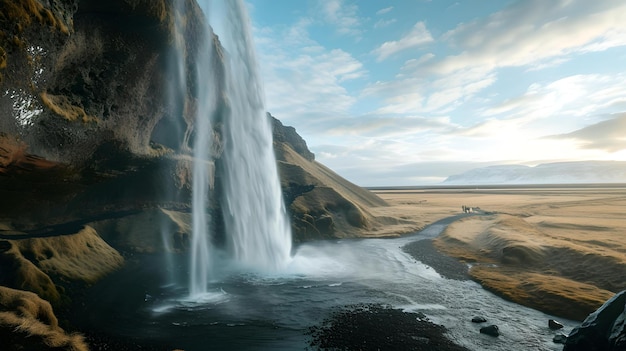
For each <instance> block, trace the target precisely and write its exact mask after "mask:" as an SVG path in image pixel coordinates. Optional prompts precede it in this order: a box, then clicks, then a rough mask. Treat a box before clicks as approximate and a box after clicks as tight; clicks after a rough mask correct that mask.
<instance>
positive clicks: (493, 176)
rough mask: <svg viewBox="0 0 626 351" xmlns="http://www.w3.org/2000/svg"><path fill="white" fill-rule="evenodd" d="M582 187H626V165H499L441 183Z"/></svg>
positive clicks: (562, 163) (595, 162)
mask: <svg viewBox="0 0 626 351" xmlns="http://www.w3.org/2000/svg"><path fill="white" fill-rule="evenodd" d="M582 183H626V162H620V161H581V162H556V163H544V164H540V165H537V166H535V167H529V166H523V165H498V166H489V167H482V168H475V169H472V170H469V171H467V172H465V173H461V174H457V175H452V176H449V177H448V178H447V179H446V180H445V181H444V184H449V185H466V184H467V185H473V184H582Z"/></svg>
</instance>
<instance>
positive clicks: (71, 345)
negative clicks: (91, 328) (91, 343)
mask: <svg viewBox="0 0 626 351" xmlns="http://www.w3.org/2000/svg"><path fill="white" fill-rule="evenodd" d="M0 335H1V336H2V338H1V340H2V341H1V342H0V343H2V344H3V345H4V346H5V347H9V346H12V347H13V348H14V349H16V350H18V349H25V350H48V349H55V350H67V351H87V350H89V347H88V346H87V344H86V343H85V341H84V339H83V337H82V335H79V334H67V333H65V332H64V331H63V329H61V328H60V327H59V324H58V321H57V318H56V316H55V315H54V312H53V310H52V306H50V303H49V302H48V301H45V300H42V299H41V298H39V297H38V296H37V295H36V294H34V293H31V292H27V291H21V290H15V289H10V288H7V287H3V286H0Z"/></svg>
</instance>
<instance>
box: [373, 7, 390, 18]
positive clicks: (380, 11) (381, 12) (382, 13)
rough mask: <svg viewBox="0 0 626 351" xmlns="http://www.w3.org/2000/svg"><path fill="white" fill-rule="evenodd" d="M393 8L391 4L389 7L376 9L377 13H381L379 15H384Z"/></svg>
mask: <svg viewBox="0 0 626 351" xmlns="http://www.w3.org/2000/svg"><path fill="white" fill-rule="evenodd" d="M391 10H393V6H389V7H385V8H384V9H380V10H378V11H376V14H377V15H379V16H380V15H384V14H386V13H388V12H390V11H391Z"/></svg>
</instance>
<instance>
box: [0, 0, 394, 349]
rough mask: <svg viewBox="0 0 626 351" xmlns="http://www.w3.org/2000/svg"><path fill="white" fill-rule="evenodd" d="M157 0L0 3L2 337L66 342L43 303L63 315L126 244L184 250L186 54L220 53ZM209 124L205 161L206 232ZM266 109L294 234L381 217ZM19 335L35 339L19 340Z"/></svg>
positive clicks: (114, 265) (345, 233)
mask: <svg viewBox="0 0 626 351" xmlns="http://www.w3.org/2000/svg"><path fill="white" fill-rule="evenodd" d="M173 4H174V1H169V0H110V1H99V0H64V1H61V0H0V10H1V11H0V198H1V199H2V201H0V285H1V286H2V287H0V289H5V290H0V307H1V308H0V335H2V336H3V337H2V339H3V340H5V338H4V336H6V335H11V336H10V340H13V341H15V345H16V348H15V349H20V347H23V348H24V347H25V348H26V349H28V348H29V347H31V346H32V345H31V344H29V343H30V342H36V343H37V344H36V346H32V347H36V348H37V349H45V347H49V348H51V349H68V350H80V349H82V348H83V346H84V341H83V339H82V338H80V337H79V336H76V335H72V334H67V333H65V331H64V330H63V329H61V328H60V327H59V322H57V321H56V319H55V318H56V317H54V314H52V308H54V309H55V310H57V311H58V313H59V315H60V316H61V317H63V316H64V313H66V312H67V309H68V306H69V305H70V304H71V303H72V301H71V299H74V297H75V296H78V295H80V291H84V290H85V289H89V288H90V287H91V286H92V285H93V284H96V282H97V281H98V280H100V279H101V278H103V277H105V276H107V275H108V274H110V273H111V272H113V271H115V270H117V269H119V268H120V267H122V266H123V265H124V264H125V262H126V261H127V259H128V258H129V257H133V255H134V254H137V253H138V254H152V253H159V252H162V251H164V250H168V251H172V252H175V253H179V254H184V253H185V251H186V250H187V248H188V242H189V235H190V218H191V214H190V210H191V205H190V202H191V174H192V165H193V158H192V154H193V153H192V150H193V148H194V144H193V140H194V123H195V121H194V117H193V116H194V115H195V109H196V106H197V104H198V97H197V96H196V88H195V86H196V85H197V82H196V81H195V78H194V77H195V76H196V75H195V71H194V66H193V61H194V60H195V59H194V58H195V57H196V54H197V52H198V47H199V43H200V42H201V40H202V39H204V38H205V37H204V36H205V35H210V36H211V40H210V42H211V43H213V45H214V48H213V49H214V50H215V52H217V53H218V55H216V58H215V62H211V63H210V64H212V65H213V66H214V67H215V70H216V78H215V79H216V80H218V79H220V69H221V68H222V67H223V65H224V62H223V61H222V60H223V58H224V57H225V55H226V53H224V52H223V48H222V47H221V46H220V43H219V40H218V38H217V36H215V35H214V34H212V33H208V34H207V33H205V32H204V31H203V30H202V28H203V27H204V21H205V19H204V15H203V14H202V12H201V10H200V8H199V6H198V4H197V3H196V2H195V0H184V1H181V2H177V4H178V5H177V6H176V7H174V6H173ZM176 19H178V20H176ZM183 37H184V38H185V39H184V40H183ZM181 57H182V59H181V60H178V61H177V60H176V59H180V58H181ZM175 61H177V62H182V67H178V68H177V67H172V65H173V62H175ZM178 72H182V76H183V77H181V75H180V74H179V73H178ZM215 86H217V87H219V86H220V84H219V83H218V84H216V85H215ZM268 118H272V117H271V116H268ZM216 121H217V122H216V123H215V124H214V128H213V138H212V142H213V144H212V145H211V156H212V158H213V159H214V160H215V162H207V167H208V168H209V169H210V177H209V178H210V179H209V182H210V199H211V202H210V204H209V207H210V208H209V212H210V214H211V218H212V221H213V223H212V226H211V228H212V230H213V231H214V232H215V233H212V234H214V237H215V238H218V240H219V237H220V234H221V235H223V233H221V232H222V231H223V224H222V223H223V221H222V219H221V209H220V203H219V202H218V200H217V199H219V198H220V196H219V192H220V187H221V182H222V179H220V176H219V172H217V171H216V168H217V169H219V167H220V157H221V156H222V149H223V147H222V140H223V136H222V130H221V128H222V126H223V121H220V119H219V117H218V118H216ZM271 121H272V123H273V132H274V148H275V152H276V155H277V160H278V166H279V173H280V176H281V185H282V188H283V194H284V199H285V202H286V205H287V210H288V212H289V215H290V217H291V220H292V228H293V234H294V237H293V240H294V241H295V242H302V241H306V240H314V239H324V238H338V237H357V236H361V235H364V234H366V233H371V232H373V231H375V230H376V229H377V228H380V227H381V226H382V225H384V224H385V219H384V218H378V217H376V216H374V215H372V212H371V211H370V210H369V208H371V207H379V206H386V204H385V202H384V201H383V200H381V199H380V198H378V197H377V196H375V195H373V194H372V193H370V192H368V191H366V190H364V189H361V188H359V187H357V186H355V185H354V184H351V183H349V182H348V181H347V180H345V179H343V178H341V177H340V176H338V175H337V174H335V173H334V172H332V171H331V170H330V169H328V168H326V167H324V166H323V165H321V164H320V163H318V162H316V161H315V157H314V155H313V153H312V152H311V151H309V149H308V148H307V145H306V143H305V142H304V140H303V139H302V138H301V137H300V136H299V135H298V134H297V133H296V131H295V129H294V128H291V127H285V126H283V125H282V124H281V123H280V122H279V121H278V120H276V119H271ZM163 233H165V237H166V238H167V240H166V241H168V243H169V245H165V246H164V245H163V242H164V239H163ZM26 291H28V292H26ZM24 306H26V307H24ZM38 311H39V312H38ZM41 311H43V312H41ZM64 311H65V312H64ZM46 316H48V317H46ZM60 319H62V320H65V319H64V317H63V318H60ZM22 323H27V324H28V325H30V326H33V327H36V328H35V329H33V330H26V329H24V328H21V327H19V328H17V327H18V326H19V325H22ZM63 323H68V326H69V327H70V328H69V330H72V328H71V323H69V322H67V321H66V320H65V321H64V322H63ZM16 328H17V329H16ZM64 328H65V329H66V330H67V329H68V328H66V327H65V326H64ZM15 330H18V332H15V333H14V332H13V331H15ZM20 333H22V334H20ZM27 334H32V335H38V337H37V338H33V339H29V340H30V341H24V340H22V336H23V335H27ZM21 335H22V336H21ZM7 337H8V336H7ZM35 339H36V340H35ZM20 345H21V346H20ZM33 345H35V344H33ZM42 345H43V346H42ZM3 347H4V344H3ZM32 347H31V348H32Z"/></svg>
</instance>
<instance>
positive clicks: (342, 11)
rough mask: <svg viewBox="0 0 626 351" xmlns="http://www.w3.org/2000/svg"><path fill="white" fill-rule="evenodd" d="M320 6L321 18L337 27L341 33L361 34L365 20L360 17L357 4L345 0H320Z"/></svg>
mask: <svg viewBox="0 0 626 351" xmlns="http://www.w3.org/2000/svg"><path fill="white" fill-rule="evenodd" d="M318 8H319V11H320V14H321V16H320V17H321V20H322V21H325V22H327V23H330V24H332V25H334V26H335V27H336V30H337V33H339V34H341V35H350V36H360V35H361V34H362V30H361V26H362V22H363V20H362V19H361V17H359V8H358V6H357V5H356V4H347V3H346V1H345V0H319V2H318Z"/></svg>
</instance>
